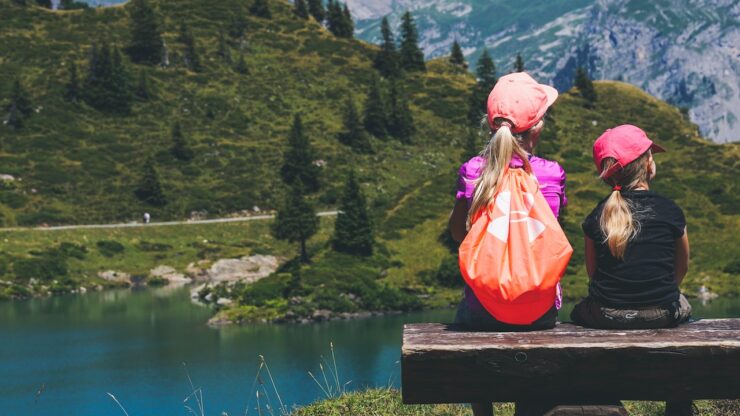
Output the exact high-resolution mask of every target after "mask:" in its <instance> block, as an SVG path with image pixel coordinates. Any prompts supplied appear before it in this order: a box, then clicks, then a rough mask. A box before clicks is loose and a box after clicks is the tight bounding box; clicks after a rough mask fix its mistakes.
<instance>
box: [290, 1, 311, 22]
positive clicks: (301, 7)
mask: <svg viewBox="0 0 740 416" xmlns="http://www.w3.org/2000/svg"><path fill="white" fill-rule="evenodd" d="M293 13H294V14H295V15H296V16H298V17H299V18H301V19H304V20H305V19H308V7H307V6H306V0H295V3H294V4H293Z"/></svg>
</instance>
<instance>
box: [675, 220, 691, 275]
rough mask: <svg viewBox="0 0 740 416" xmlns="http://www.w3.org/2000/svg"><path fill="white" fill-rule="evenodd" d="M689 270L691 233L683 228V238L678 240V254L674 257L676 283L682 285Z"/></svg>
mask: <svg viewBox="0 0 740 416" xmlns="http://www.w3.org/2000/svg"><path fill="white" fill-rule="evenodd" d="M688 271H689V234H688V230H687V229H684V230H683V235H682V236H681V238H679V239H678V240H676V256H675V258H674V259H673V274H674V279H675V280H676V284H677V285H680V284H681V282H682V281H683V278H684V277H686V272H688Z"/></svg>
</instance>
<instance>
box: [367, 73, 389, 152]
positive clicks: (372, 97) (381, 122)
mask: <svg viewBox="0 0 740 416" xmlns="http://www.w3.org/2000/svg"><path fill="white" fill-rule="evenodd" d="M363 116H364V117H363V119H364V120H363V124H364V125H365V130H367V131H368V132H369V133H370V134H372V135H373V136H375V137H380V138H382V137H385V136H386V135H387V134H388V129H387V127H388V116H387V111H386V108H385V102H384V101H383V95H382V94H381V92H380V80H379V79H378V78H377V77H373V80H372V82H371V83H370V90H369V91H368V93H367V100H365V110H364V114H363Z"/></svg>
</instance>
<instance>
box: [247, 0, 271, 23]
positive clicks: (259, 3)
mask: <svg viewBox="0 0 740 416" xmlns="http://www.w3.org/2000/svg"><path fill="white" fill-rule="evenodd" d="M249 13H250V14H252V16H257V17H261V18H263V19H272V12H270V7H269V6H268V4H267V0H254V1H253V2H252V5H251V6H250V7H249Z"/></svg>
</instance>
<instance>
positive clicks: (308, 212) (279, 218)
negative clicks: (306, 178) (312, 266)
mask: <svg viewBox="0 0 740 416" xmlns="http://www.w3.org/2000/svg"><path fill="white" fill-rule="evenodd" d="M318 227H319V218H318V217H317V216H316V210H315V209H314V207H313V205H312V204H311V203H310V202H309V201H308V200H307V199H306V195H305V193H304V190H303V185H302V184H301V183H300V182H299V183H297V184H296V185H294V186H293V187H292V188H290V189H289V190H288V191H287V192H286V195H285V197H284V198H283V202H282V204H281V205H280V206H279V207H278V210H277V214H275V222H274V223H273V226H272V235H273V236H275V238H277V239H278V240H287V241H290V242H298V243H300V248H301V254H300V255H301V261H302V262H304V263H307V262H308V252H307V251H306V241H307V240H308V239H309V238H311V236H312V235H314V234H316V231H317V230H318Z"/></svg>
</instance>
